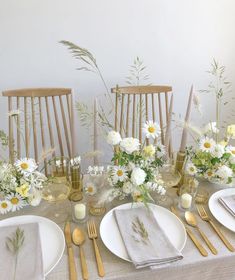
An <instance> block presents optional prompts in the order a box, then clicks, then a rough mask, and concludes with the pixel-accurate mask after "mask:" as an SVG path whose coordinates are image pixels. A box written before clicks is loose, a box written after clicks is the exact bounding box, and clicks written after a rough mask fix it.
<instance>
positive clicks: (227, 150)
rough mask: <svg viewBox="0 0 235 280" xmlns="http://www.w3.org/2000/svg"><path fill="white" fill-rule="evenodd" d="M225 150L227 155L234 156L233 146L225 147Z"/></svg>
mask: <svg viewBox="0 0 235 280" xmlns="http://www.w3.org/2000/svg"><path fill="white" fill-rule="evenodd" d="M225 150H226V152H227V153H229V154H231V155H233V156H235V147H234V146H228V147H226V149H225Z"/></svg>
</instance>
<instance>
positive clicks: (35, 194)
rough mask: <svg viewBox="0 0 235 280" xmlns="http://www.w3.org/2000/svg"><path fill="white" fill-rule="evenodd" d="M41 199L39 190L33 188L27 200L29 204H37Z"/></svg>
mask: <svg viewBox="0 0 235 280" xmlns="http://www.w3.org/2000/svg"><path fill="white" fill-rule="evenodd" d="M41 200H42V196H41V192H40V191H38V190H36V189H33V191H32V193H31V194H30V195H29V197H28V202H29V204H30V205H31V206H38V205H39V204H40V202H41Z"/></svg>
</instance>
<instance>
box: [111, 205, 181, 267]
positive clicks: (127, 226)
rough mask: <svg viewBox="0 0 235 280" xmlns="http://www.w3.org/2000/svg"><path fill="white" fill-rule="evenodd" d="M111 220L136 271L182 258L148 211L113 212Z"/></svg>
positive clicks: (137, 209) (134, 209)
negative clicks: (117, 229) (115, 224)
mask: <svg viewBox="0 0 235 280" xmlns="http://www.w3.org/2000/svg"><path fill="white" fill-rule="evenodd" d="M114 216H115V218H116V222H117V225H118V228H119V231H120V234H121V236H122V239H123V242H124V244H125V247H126V250H127V253H128V255H129V257H130V259H131V260H132V262H133V264H134V265H135V267H136V268H137V269H138V268H143V267H149V266H150V267H153V266H155V265H160V264H161V265H162V264H166V263H170V262H173V261H177V260H180V259H182V258H183V256H182V254H181V253H180V252H179V251H178V250H177V249H176V248H175V247H174V246H173V245H172V243H171V242H170V240H169V239H168V237H167V236H166V235H165V233H164V231H163V230H162V228H161V227H160V226H159V224H158V222H157V220H156V219H155V217H154V215H153V213H152V211H151V210H150V209H149V210H148V209H146V208H145V207H138V208H131V209H125V210H121V209H120V210H118V209H117V210H114Z"/></svg>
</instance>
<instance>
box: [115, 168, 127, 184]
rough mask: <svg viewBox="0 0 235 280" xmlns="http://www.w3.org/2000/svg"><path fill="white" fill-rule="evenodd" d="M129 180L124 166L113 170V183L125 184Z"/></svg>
mask: <svg viewBox="0 0 235 280" xmlns="http://www.w3.org/2000/svg"><path fill="white" fill-rule="evenodd" d="M126 178H127V170H126V168H125V167H123V166H114V167H113V168H112V179H113V182H115V183H117V182H118V181H120V182H123V181H124V180H125V179H126Z"/></svg>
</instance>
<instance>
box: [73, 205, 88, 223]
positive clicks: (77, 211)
mask: <svg viewBox="0 0 235 280" xmlns="http://www.w3.org/2000/svg"><path fill="white" fill-rule="evenodd" d="M71 208H72V209H71V210H72V211H71V212H72V220H73V221H74V222H75V223H85V222H86V221H87V218H88V209H87V203H86V202H85V201H81V202H74V201H72V202H71Z"/></svg>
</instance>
